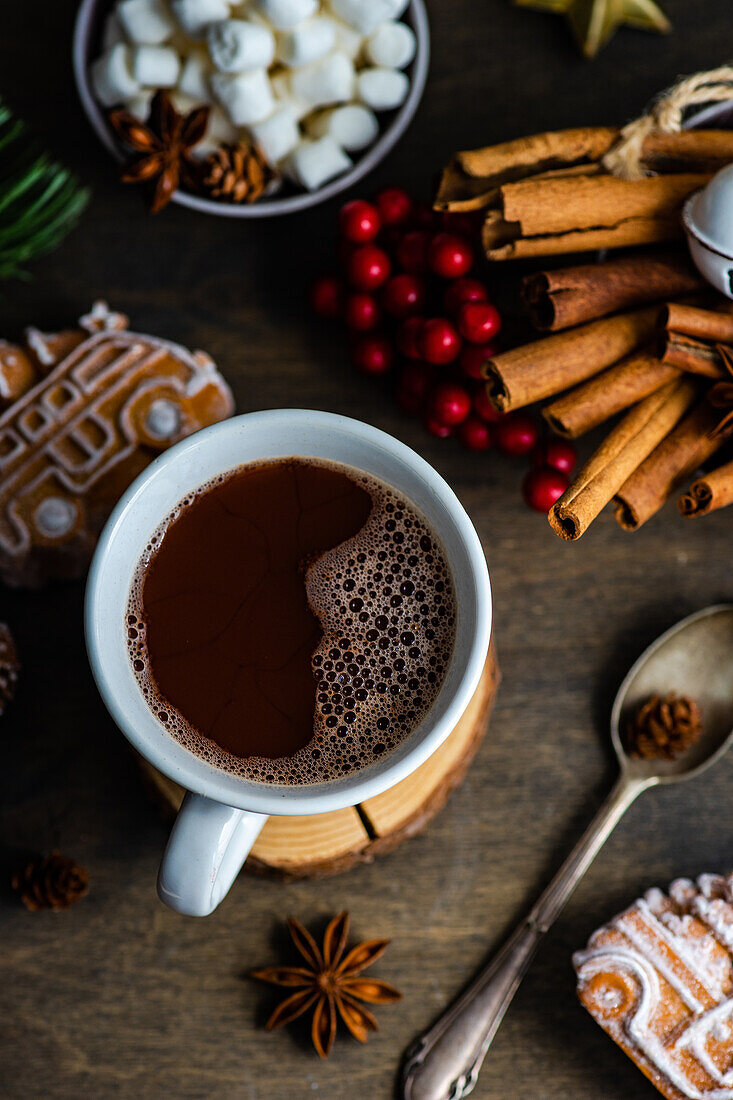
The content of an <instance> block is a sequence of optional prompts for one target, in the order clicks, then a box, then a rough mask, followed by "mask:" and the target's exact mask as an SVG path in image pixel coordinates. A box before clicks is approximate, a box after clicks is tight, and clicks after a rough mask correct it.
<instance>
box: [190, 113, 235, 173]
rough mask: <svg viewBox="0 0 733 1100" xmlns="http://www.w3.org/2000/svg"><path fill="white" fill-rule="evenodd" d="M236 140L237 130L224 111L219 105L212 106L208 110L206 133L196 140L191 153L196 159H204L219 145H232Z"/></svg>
mask: <svg viewBox="0 0 733 1100" xmlns="http://www.w3.org/2000/svg"><path fill="white" fill-rule="evenodd" d="M238 141H239V131H238V130H237V129H236V127H235V126H232V124H231V122H230V121H229V116H228V115H227V114H226V112H224V111H222V109H221V107H212V108H211V110H210V111H209V121H208V123H207V126H206V133H205V135H204V137H203V139H202V140H201V141H197V142H196V144H195V145H194V147H193V149H192V150H191V155H192V156H193V157H195V158H196V160H206V158H207V157H208V156H211V154H212V153H215V152H216V151H217V149H218V148H219V147H220V146H221V145H234V144H236V142H238Z"/></svg>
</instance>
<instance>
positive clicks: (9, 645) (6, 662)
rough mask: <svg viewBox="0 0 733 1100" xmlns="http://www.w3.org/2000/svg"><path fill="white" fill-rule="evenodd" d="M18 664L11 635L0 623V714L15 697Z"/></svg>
mask: <svg viewBox="0 0 733 1100" xmlns="http://www.w3.org/2000/svg"><path fill="white" fill-rule="evenodd" d="M19 672H20V662H19V660H18V651H17V650H16V648H15V642H14V641H13V635H12V634H11V633H10V630H9V628H8V627H7V626H6V625H5V623H0V714H2V713H3V711H4V710H5V707H6V706H7V705H8V703H9V702H10V701H11V699H12V698H13V696H14V695H15V685H16V684H17V682H18V673H19Z"/></svg>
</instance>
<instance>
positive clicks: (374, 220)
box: [339, 199, 382, 244]
mask: <svg viewBox="0 0 733 1100" xmlns="http://www.w3.org/2000/svg"><path fill="white" fill-rule="evenodd" d="M381 228H382V219H381V218H380V216H379V211H378V210H377V208H376V206H372V204H371V203H370V202H364V200H363V199H354V201H353V202H347V203H346V206H342V207H341V210H340V211H339V229H340V230H341V235H342V236H343V237H345V238H346V240H347V241H353V242H354V243H355V244H364V242H365V241H372V240H374V238H375V237H376V235H377V233H378V232H379V230H380V229H381Z"/></svg>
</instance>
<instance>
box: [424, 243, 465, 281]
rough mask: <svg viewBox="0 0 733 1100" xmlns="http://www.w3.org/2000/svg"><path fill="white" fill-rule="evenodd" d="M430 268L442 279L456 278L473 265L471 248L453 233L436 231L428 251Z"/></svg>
mask: <svg viewBox="0 0 733 1100" xmlns="http://www.w3.org/2000/svg"><path fill="white" fill-rule="evenodd" d="M428 262H429V264H430V270H431V271H433V272H434V273H435V274H436V275H440V276H442V277H443V278H444V279H458V278H459V277H460V276H461V275H465V274H466V273H467V272H468V271H470V270H471V268H472V266H473V249H472V248H471V246H470V244H469V243H468V241H466V240H464V238H463V237H458V236H456V234H455V233H436V235H435V236H434V237H433V240H432V242H431V244H430V250H429V252H428Z"/></svg>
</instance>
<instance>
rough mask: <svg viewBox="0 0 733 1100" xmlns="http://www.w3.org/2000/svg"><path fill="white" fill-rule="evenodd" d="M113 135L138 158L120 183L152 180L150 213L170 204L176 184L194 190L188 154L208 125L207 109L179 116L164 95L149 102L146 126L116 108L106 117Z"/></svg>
mask: <svg viewBox="0 0 733 1100" xmlns="http://www.w3.org/2000/svg"><path fill="white" fill-rule="evenodd" d="M108 117H109V121H110V125H111V126H112V128H113V129H114V131H115V133H116V134H117V135H118V137H120V138H121V139H122V141H124V143H125V144H126V145H129V146H131V147H132V148H133V149H134V150H135V151H136V152H137V153H139V154H140V155H139V156H137V157H135V158H134V159H133V160H132V161H131V162H130V163H129V164H128V165H126V166H125V168H124V169H123V172H122V176H121V179H122V182H123V183H147V182H148V181H151V180H155V181H156V183H155V189H154V192H153V201H152V204H151V207H150V209H151V211H152V212H153V214H157V213H158V211H160V210H162V209H163V207H164V206H167V205H168V203H169V202H170V200H171V198H172V196H173V192H174V191H175V190H176V188H177V187H178V185H179V183H185V184H186V185H187V186H189V187H192V188H193V187H195V180H196V174H197V169H198V164H197V162H196V160H195V159H194V157H192V156H191V150H192V149H193V147H194V145H196V144H197V143H198V142H199V141H201V139H202V138H203V136H204V134H205V133H206V126H207V124H208V121H209V108H208V107H195V108H194V109H193V110H192V111H189V112H188V114H186V115H182V114H179V113H178V111H177V110H176V109H175V107H174V106H173V104H172V103H171V99H170V96H169V95H168V93H167V92H165V91H158V92H156V93H155V95H154V96H153V98H152V101H151V104H150V112H149V114H148V120H147V122H140V120H139V119H137V118H135V116H134V115H131V114H130V112H129V111H126V110H124V109H123V108H121V107H119V108H116V109H115V110H114V111H110V113H109V116H108Z"/></svg>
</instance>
